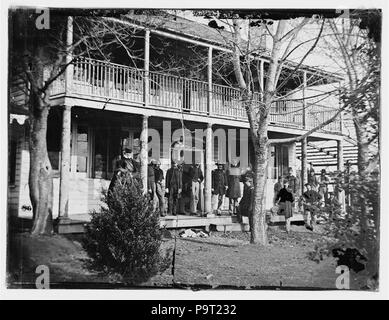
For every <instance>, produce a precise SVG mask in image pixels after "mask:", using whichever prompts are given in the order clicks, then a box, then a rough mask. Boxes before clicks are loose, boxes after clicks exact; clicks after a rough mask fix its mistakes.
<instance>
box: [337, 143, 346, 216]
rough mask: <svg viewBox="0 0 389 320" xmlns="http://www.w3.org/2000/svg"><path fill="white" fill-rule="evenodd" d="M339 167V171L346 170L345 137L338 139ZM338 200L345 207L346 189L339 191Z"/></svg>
mask: <svg viewBox="0 0 389 320" xmlns="http://www.w3.org/2000/svg"><path fill="white" fill-rule="evenodd" d="M336 143H337V149H338V150H337V151H338V152H337V169H338V171H341V172H344V158H343V139H340V140H338V141H337V142H336ZM338 201H339V202H340V204H341V205H342V206H343V208H344V209H345V192H344V190H343V191H341V192H339V194H338Z"/></svg>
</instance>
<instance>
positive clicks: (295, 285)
mask: <svg viewBox="0 0 389 320" xmlns="http://www.w3.org/2000/svg"><path fill="white" fill-rule="evenodd" d="M176 234H177V233H176ZM268 237H269V245H268V246H266V247H264V246H260V245H253V244H250V243H249V239H250V234H249V233H244V232H231V233H223V232H212V233H211V234H210V236H209V237H206V238H181V237H176V238H175V237H174V234H173V235H172V238H166V239H164V241H163V244H162V250H163V251H171V252H173V249H174V247H175V248H176V249H175V263H174V268H173V267H172V266H170V268H168V269H167V270H165V271H164V272H163V273H161V274H158V275H156V276H154V277H152V278H151V279H150V280H149V281H148V282H147V283H144V284H143V286H147V287H149V286H151V287H183V288H188V287H190V288H192V289H210V288H235V289H236V288H239V289H302V288H305V289H335V288H336V287H335V280H336V278H337V277H338V276H339V275H338V274H336V272H335V269H336V260H335V259H334V258H332V257H328V258H325V259H324V260H323V261H321V262H320V263H317V262H314V261H312V260H310V259H309V257H308V254H309V252H310V251H312V250H313V248H314V246H315V243H316V242H317V241H318V240H319V239H320V237H321V235H320V234H318V233H313V232H310V231H308V230H306V229H305V228H304V226H292V232H291V233H290V234H287V233H285V231H284V230H283V228H281V227H271V228H269V230H268ZM10 240H11V241H10V246H9V252H8V255H9V258H10V259H9V264H8V267H9V268H8V271H9V272H8V284H9V287H34V286H35V279H36V277H37V276H38V275H37V274H35V269H36V267H37V266H38V265H42V264H43V265H47V266H48V267H49V270H50V283H51V287H53V288H54V287H58V288H115V287H118V288H122V287H124V288H125V287H128V286H127V285H126V284H125V283H124V282H122V281H121V280H118V278H117V277H114V276H108V275H103V274H99V273H98V272H96V271H93V270H91V269H90V267H89V265H90V263H89V262H90V260H89V258H88V256H87V254H86V252H85V251H84V250H83V248H82V245H81V242H80V239H79V238H77V237H71V238H70V237H64V236H59V235H54V236H52V237H42V236H41V237H32V236H31V235H29V234H28V233H18V234H14V235H13V236H12V237H11V239H10ZM350 275H351V277H350V287H351V289H360V288H363V284H364V275H363V272H362V273H361V272H360V273H358V274H355V273H353V272H351V274H350Z"/></svg>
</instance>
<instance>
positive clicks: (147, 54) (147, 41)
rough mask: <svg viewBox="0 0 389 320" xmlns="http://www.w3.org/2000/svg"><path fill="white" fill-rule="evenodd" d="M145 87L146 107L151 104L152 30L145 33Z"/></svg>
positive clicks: (144, 99) (144, 98)
mask: <svg viewBox="0 0 389 320" xmlns="http://www.w3.org/2000/svg"><path fill="white" fill-rule="evenodd" d="M144 54H145V60H144V70H145V73H144V79H143V80H144V86H143V101H144V104H145V106H147V105H148V104H149V97H150V79H149V77H150V74H149V72H150V30H149V29H146V31H145V47H144Z"/></svg>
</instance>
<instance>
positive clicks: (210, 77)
mask: <svg viewBox="0 0 389 320" xmlns="http://www.w3.org/2000/svg"><path fill="white" fill-rule="evenodd" d="M208 114H212V47H208Z"/></svg>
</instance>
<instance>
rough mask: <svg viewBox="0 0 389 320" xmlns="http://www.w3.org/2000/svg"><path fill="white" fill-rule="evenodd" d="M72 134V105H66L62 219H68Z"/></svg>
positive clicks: (60, 190)
mask: <svg viewBox="0 0 389 320" xmlns="http://www.w3.org/2000/svg"><path fill="white" fill-rule="evenodd" d="M70 134H71V107H70V106H64V107H63V112H62V139H61V171H60V182H59V212H58V216H59V218H60V220H61V219H68V214H69V212H68V211H69V210H68V209H69V184H70Z"/></svg>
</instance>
